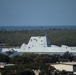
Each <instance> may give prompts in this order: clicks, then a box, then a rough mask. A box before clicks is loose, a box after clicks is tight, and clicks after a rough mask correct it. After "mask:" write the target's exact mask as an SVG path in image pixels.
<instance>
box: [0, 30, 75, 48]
mask: <svg viewBox="0 0 76 75" xmlns="http://www.w3.org/2000/svg"><path fill="white" fill-rule="evenodd" d="M46 34H47V36H48V38H49V41H50V42H51V43H52V44H56V45H59V46H60V45H62V44H65V45H68V46H76V38H75V37H76V30H56V29H55V30H21V31H19V30H17V31H16V30H15V31H12V30H10V31H6V30H0V45H6V46H20V45H21V44H22V43H28V41H29V39H30V37H31V36H44V35H46Z"/></svg>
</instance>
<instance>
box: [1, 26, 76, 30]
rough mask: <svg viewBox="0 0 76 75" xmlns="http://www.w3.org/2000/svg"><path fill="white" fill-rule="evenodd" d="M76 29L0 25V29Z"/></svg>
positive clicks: (68, 27)
mask: <svg viewBox="0 0 76 75" xmlns="http://www.w3.org/2000/svg"><path fill="white" fill-rule="evenodd" d="M45 29H76V26H0V30H45Z"/></svg>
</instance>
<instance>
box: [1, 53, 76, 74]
mask: <svg viewBox="0 0 76 75" xmlns="http://www.w3.org/2000/svg"><path fill="white" fill-rule="evenodd" d="M0 57H1V58H0V60H5V61H4V62H8V63H10V64H15V65H14V66H6V67H5V68H3V69H0V71H1V73H2V75H34V72H33V70H38V69H39V70H40V73H39V75H67V72H66V71H59V70H56V69H55V68H54V67H52V66H51V65H50V64H49V63H56V62H62V61H64V62H68V61H76V56H73V55H72V54H71V53H69V52H66V53H64V54H63V55H62V56H61V55H57V54H54V55H47V54H34V53H24V54H22V55H21V56H14V57H12V58H10V57H8V56H7V55H4V54H1V53H0ZM6 58H7V59H6ZM8 60H9V61H8Z"/></svg>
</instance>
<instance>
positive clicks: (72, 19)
mask: <svg viewBox="0 0 76 75" xmlns="http://www.w3.org/2000/svg"><path fill="white" fill-rule="evenodd" d="M40 25H41V26H46V25H47V26H51V25H56V26H57V25H75V26H76V0H0V26H40Z"/></svg>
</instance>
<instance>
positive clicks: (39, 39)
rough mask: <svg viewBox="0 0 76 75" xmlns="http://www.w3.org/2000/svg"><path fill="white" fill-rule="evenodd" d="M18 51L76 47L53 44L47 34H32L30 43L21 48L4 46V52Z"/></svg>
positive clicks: (71, 49)
mask: <svg viewBox="0 0 76 75" xmlns="http://www.w3.org/2000/svg"><path fill="white" fill-rule="evenodd" d="M6 51H17V52H67V51H69V52H74V53H75V52H76V47H68V46H66V45H62V46H61V47H59V46H56V45H51V44H50V43H49V42H48V40H47V37H46V36H32V37H31V38H30V40H29V42H28V44H25V43H23V44H22V45H21V47H20V48H3V49H2V52H6Z"/></svg>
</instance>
